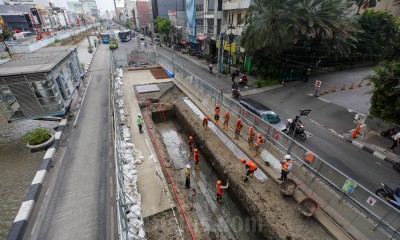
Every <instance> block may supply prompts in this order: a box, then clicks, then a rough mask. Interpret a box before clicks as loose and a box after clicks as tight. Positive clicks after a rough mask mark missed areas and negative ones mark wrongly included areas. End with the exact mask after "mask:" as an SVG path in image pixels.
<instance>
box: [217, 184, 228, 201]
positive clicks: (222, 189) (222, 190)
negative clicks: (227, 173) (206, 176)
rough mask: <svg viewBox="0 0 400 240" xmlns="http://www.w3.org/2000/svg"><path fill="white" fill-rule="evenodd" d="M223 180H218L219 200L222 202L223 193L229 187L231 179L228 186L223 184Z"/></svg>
mask: <svg viewBox="0 0 400 240" xmlns="http://www.w3.org/2000/svg"><path fill="white" fill-rule="evenodd" d="M221 184H222V182H221V180H217V202H218V203H222V195H224V190H225V189H227V188H228V187H229V180H228V182H227V183H226V186H221Z"/></svg>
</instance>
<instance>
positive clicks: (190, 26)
mask: <svg viewBox="0 0 400 240" xmlns="http://www.w3.org/2000/svg"><path fill="white" fill-rule="evenodd" d="M186 31H187V34H188V35H189V41H190V42H194V43H196V42H197V40H196V0H186ZM193 36H194V38H193Z"/></svg>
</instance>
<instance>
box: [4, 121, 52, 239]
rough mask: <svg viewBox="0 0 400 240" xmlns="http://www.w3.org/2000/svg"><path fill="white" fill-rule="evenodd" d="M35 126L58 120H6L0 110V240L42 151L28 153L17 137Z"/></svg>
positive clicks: (46, 124) (31, 176) (36, 166)
mask: <svg viewBox="0 0 400 240" xmlns="http://www.w3.org/2000/svg"><path fill="white" fill-rule="evenodd" d="M38 126H43V127H48V128H53V127H56V126H58V122H45V121H34V120H24V121H16V122H12V123H7V121H6V120H5V119H4V117H3V115H2V114H1V113H0V202H1V204H0V213H1V214H0V239H5V238H6V236H7V233H8V230H9V228H10V226H11V224H12V222H13V221H14V218H15V216H16V215H17V212H18V210H19V207H20V205H21V202H22V199H23V198H24V197H25V194H26V192H27V191H28V188H29V185H30V184H31V182H32V180H33V177H34V176H35V174H36V171H37V169H38V167H39V165H40V162H41V160H42V158H43V156H44V154H45V152H44V151H42V152H35V153H31V152H30V151H29V150H28V148H27V147H26V145H25V143H22V142H21V141H20V138H21V136H22V135H23V134H25V132H26V131H28V130H30V129H33V128H36V127H38Z"/></svg>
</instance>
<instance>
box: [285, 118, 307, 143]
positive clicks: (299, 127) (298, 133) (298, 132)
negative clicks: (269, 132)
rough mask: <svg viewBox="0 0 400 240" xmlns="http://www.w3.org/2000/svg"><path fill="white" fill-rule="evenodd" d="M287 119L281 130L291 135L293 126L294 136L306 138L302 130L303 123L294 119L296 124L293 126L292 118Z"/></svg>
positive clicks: (301, 138)
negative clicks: (284, 126)
mask: <svg viewBox="0 0 400 240" xmlns="http://www.w3.org/2000/svg"><path fill="white" fill-rule="evenodd" d="M296 118H297V116H296ZM287 121H288V122H287V124H286V129H285V130H283V131H284V132H286V134H287V135H292V134H293V128H295V130H294V135H295V136H296V137H298V138H299V139H300V140H302V141H304V140H306V139H307V134H306V133H305V131H304V125H303V123H302V122H301V121H300V120H297V121H296V126H295V127H293V126H292V123H293V119H291V118H289V119H288V120H287Z"/></svg>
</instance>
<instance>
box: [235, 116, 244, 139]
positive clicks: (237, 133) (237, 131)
mask: <svg viewBox="0 0 400 240" xmlns="http://www.w3.org/2000/svg"><path fill="white" fill-rule="evenodd" d="M242 127H243V124H242V119H240V118H238V120H237V121H236V126H235V137H234V139H236V140H239V136H240V130H242Z"/></svg>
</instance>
